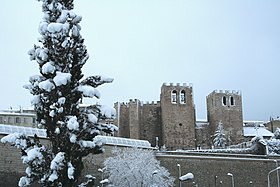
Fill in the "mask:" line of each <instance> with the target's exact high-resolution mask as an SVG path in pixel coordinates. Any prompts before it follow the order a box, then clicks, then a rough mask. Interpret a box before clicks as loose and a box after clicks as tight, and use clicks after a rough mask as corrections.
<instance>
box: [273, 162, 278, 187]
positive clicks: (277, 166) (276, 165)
mask: <svg viewBox="0 0 280 187" xmlns="http://www.w3.org/2000/svg"><path fill="white" fill-rule="evenodd" d="M274 162H275V164H276V168H277V167H278V162H277V160H274ZM276 173H277V187H279V171H278V170H276Z"/></svg>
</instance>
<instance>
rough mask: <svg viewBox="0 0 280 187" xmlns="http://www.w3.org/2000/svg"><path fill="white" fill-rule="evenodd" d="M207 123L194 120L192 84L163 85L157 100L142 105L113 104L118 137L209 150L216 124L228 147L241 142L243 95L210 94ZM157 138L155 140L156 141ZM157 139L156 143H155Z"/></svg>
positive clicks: (137, 103)
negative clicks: (221, 125)
mask: <svg viewBox="0 0 280 187" xmlns="http://www.w3.org/2000/svg"><path fill="white" fill-rule="evenodd" d="M206 101H207V122H203V123H204V124H203V123H200V122H198V121H197V120H196V116H195V105H194V102H193V87H192V85H187V84H186V83H183V84H179V83H177V84H172V83H170V84H165V83H164V84H163V85H162V86H161V93H160V101H157V102H151V103H143V102H141V101H140V100H138V99H134V100H130V101H129V102H128V103H115V108H116V111H117V118H116V119H115V121H114V123H115V124H116V125H118V126H119V132H118V136H120V137H126V138H135V139H144V140H148V141H149V142H151V144H152V145H153V146H156V145H159V146H163V145H165V147H166V148H167V149H168V150H174V149H190V148H196V147H203V148H209V147H211V146H212V145H213V142H212V141H213V138H214V137H213V135H214V133H215V131H216V128H217V125H218V123H219V122H221V123H222V124H223V127H224V132H225V134H226V138H227V145H233V144H238V143H241V142H242V141H243V112H242V96H241V93H240V92H237V91H219V92H218V91H213V92H212V93H210V94H209V95H208V96H207V97H206ZM156 137H157V138H156ZM156 139H157V140H158V141H156Z"/></svg>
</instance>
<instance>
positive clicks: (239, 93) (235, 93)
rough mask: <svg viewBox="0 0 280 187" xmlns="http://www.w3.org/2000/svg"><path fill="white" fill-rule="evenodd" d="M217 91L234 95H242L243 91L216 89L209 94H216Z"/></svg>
mask: <svg viewBox="0 0 280 187" xmlns="http://www.w3.org/2000/svg"><path fill="white" fill-rule="evenodd" d="M216 93H221V94H234V95H240V96H241V95H242V93H241V91H240V90H214V91H213V92H211V93H210V94H209V96H210V95H212V94H216Z"/></svg>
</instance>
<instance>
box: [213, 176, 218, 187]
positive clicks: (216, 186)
mask: <svg viewBox="0 0 280 187" xmlns="http://www.w3.org/2000/svg"><path fill="white" fill-rule="evenodd" d="M217 178H218V176H217V175H215V178H214V179H215V187H217Z"/></svg>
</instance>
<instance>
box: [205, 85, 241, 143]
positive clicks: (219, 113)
mask: <svg viewBox="0 0 280 187" xmlns="http://www.w3.org/2000/svg"><path fill="white" fill-rule="evenodd" d="M206 102H207V119H208V122H209V125H210V133H211V135H212V136H213V135H214V133H215V131H216V128H217V125H218V123H219V122H221V123H222V124H223V127H224V133H225V135H226V138H227V145H232V144H238V143H241V142H242V140H243V113H242V96H241V93H240V92H238V91H231V92H230V91H222V90H221V91H219V92H218V91H213V92H212V93H210V94H209V95H208V96H207V97H206Z"/></svg>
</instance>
